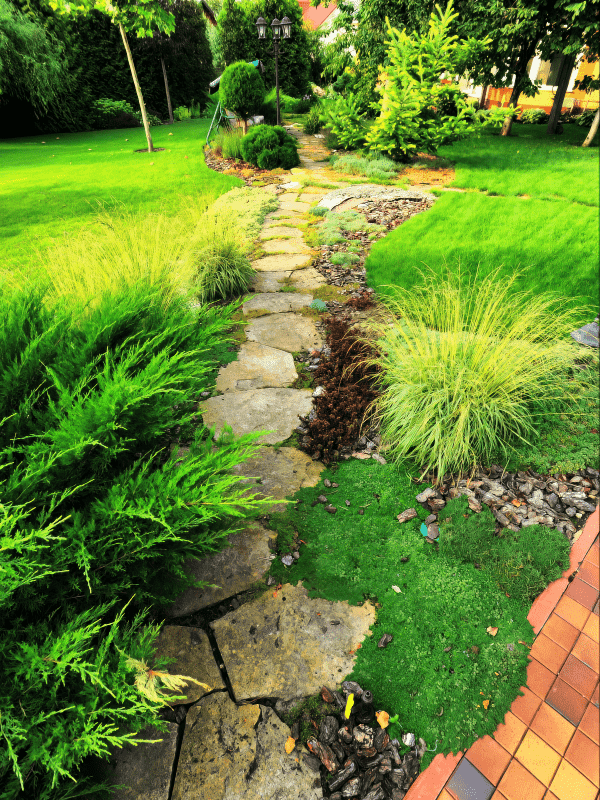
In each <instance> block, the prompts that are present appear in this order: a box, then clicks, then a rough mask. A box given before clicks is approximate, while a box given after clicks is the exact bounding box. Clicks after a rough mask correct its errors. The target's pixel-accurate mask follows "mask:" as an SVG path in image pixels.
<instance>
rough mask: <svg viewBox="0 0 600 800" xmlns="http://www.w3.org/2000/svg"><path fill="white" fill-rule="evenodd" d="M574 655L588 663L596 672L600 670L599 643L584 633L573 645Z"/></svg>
mask: <svg viewBox="0 0 600 800" xmlns="http://www.w3.org/2000/svg"><path fill="white" fill-rule="evenodd" d="M573 655H574V656H575V657H576V658H578V659H579V660H580V661H583V663H584V664H587V666H588V667H590V669H593V670H594V672H595V673H596V674H598V672H599V671H600V653H599V652H598V644H597V643H596V642H595V641H594V640H593V639H590V637H589V636H586V635H585V633H582V634H581V635H580V636H579V639H577V641H576V642H575V646H574V647H573Z"/></svg>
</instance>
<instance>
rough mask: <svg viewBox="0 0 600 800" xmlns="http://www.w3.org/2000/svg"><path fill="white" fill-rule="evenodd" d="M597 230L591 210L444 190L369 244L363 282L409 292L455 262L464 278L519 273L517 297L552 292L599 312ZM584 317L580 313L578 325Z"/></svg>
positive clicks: (594, 212)
mask: <svg viewBox="0 0 600 800" xmlns="http://www.w3.org/2000/svg"><path fill="white" fill-rule="evenodd" d="M484 178H485V172H484ZM597 231H598V211H597V209H596V208H593V207H587V206H582V205H573V204H572V203H569V202H567V201H564V200H562V201H559V200H556V201H545V200H536V199H531V200H525V199H518V198H515V197H488V196H485V195H482V194H476V193H464V194H461V193H455V192H446V193H444V194H442V196H441V197H439V198H438V199H437V200H436V202H435V205H434V206H433V208H431V209H430V210H428V211H426V212H425V213H423V214H419V215H417V216H414V217H412V218H411V219H409V220H408V221H407V222H405V223H403V224H402V225H401V226H400V227H398V228H397V229H396V230H394V231H392V232H391V233H390V234H389V235H388V236H386V237H385V238H383V239H381V240H379V241H378V242H376V243H375V244H374V245H373V247H372V249H371V252H370V255H369V257H368V259H367V262H366V268H367V280H368V283H369V285H370V286H372V287H373V288H375V289H377V290H378V291H380V290H381V289H382V287H383V286H385V285H398V286H402V287H404V288H410V287H411V286H413V285H415V284H416V283H419V282H420V275H419V272H418V270H419V269H423V268H424V267H425V266H427V267H429V268H430V269H432V270H433V271H434V272H435V273H439V274H440V275H441V274H442V273H443V272H444V270H445V268H446V267H447V268H448V269H450V270H456V269H457V268H458V266H459V264H460V268H461V271H462V272H463V273H464V274H465V275H469V274H473V273H474V272H475V270H476V269H477V267H478V266H479V268H480V273H481V274H482V275H485V274H488V273H489V272H490V271H491V270H493V269H495V268H496V267H501V268H502V269H501V274H506V275H507V276H509V275H513V274H514V272H515V271H517V270H521V271H522V273H523V274H522V275H521V277H520V278H519V279H518V280H517V281H516V282H515V285H514V288H515V291H523V290H527V289H528V290H531V291H532V292H541V291H544V292H547V291H552V292H556V293H557V294H559V295H561V296H564V297H568V298H573V299H574V300H576V301H577V303H578V304H580V305H582V306H583V305H589V306H591V307H592V308H597V304H598V262H597V251H598V233H597ZM589 317H590V312H589V310H588V311H582V316H581V321H582V323H583V322H589V321H590V318H589ZM592 319H593V316H592Z"/></svg>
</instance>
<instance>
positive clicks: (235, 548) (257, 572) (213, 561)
mask: <svg viewBox="0 0 600 800" xmlns="http://www.w3.org/2000/svg"><path fill="white" fill-rule="evenodd" d="M265 449H267V450H270V449H271V448H265ZM285 449H288V448H285ZM256 460H257V459H256V457H255V458H253V459H251V461H252V462H255V461H256ZM248 463H249V462H248V461H246V462H245V464H248ZM246 474H247V475H256V476H257V477H258V476H259V475H260V473H259V471H258V470H255V469H254V467H252V468H249V469H248V470H247V471H246ZM317 480H318V479H317ZM248 483H250V481H248ZM252 483H253V484H254V483H255V481H252ZM316 483H317V481H315V483H314V484H312V485H316ZM259 488H261V489H263V491H264V487H259ZM252 494H260V492H256V490H255V489H253V490H252ZM275 536H276V534H275V533H274V532H273V531H269V530H266V528H263V527H262V525H260V524H259V523H258V522H249V523H247V525H246V527H245V528H244V530H243V531H241V532H240V533H230V534H229V536H228V537H227V544H228V546H227V547H225V548H224V549H223V550H221V551H220V552H218V553H212V554H211V555H207V556H206V557H205V558H201V559H196V558H190V559H188V560H187V561H186V563H185V571H186V574H187V575H191V576H192V577H193V578H195V579H196V580H198V581H204V582H205V583H206V584H212V585H207V586H201V587H199V588H195V587H190V588H189V589H186V590H185V592H183V593H182V594H181V595H180V596H179V597H178V598H177V600H175V602H174V603H173V604H172V605H171V606H169V608H168V610H167V616H168V617H170V618H173V617H185V616H187V615H188V614H193V613H194V612H196V611H200V609H202V608H206V607H207V606H212V605H213V604H214V603H220V602H221V600H225V599H226V598H228V597H233V595H236V594H239V593H240V592H245V591H247V590H248V589H250V588H251V587H252V586H253V585H254V584H255V583H256V582H257V581H260V580H261V579H262V578H263V576H264V575H265V574H266V572H267V571H268V569H269V566H270V564H271V559H270V558H269V556H270V555H271V550H270V547H269V544H270V542H271V541H272V539H274V537H275ZM170 671H173V670H170ZM182 672H183V670H182ZM188 674H191V675H192V677H194V678H195V677H198V676H196V675H195V674H193V673H188ZM198 680H199V681H204V683H208V684H209V685H210V686H212V685H213V684H212V683H211V682H210V680H209V679H208V678H206V679H205V678H201V677H198ZM215 685H216V684H215ZM198 688H200V687H198Z"/></svg>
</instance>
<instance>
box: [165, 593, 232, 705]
mask: <svg viewBox="0 0 600 800" xmlns="http://www.w3.org/2000/svg"><path fill="white" fill-rule="evenodd" d="M204 580H206V579H204ZM155 657H156V658H159V657H163V658H174V659H176V661H174V662H173V663H172V664H169V666H168V667H167V672H169V673H170V674H171V675H189V677H190V678H195V679H196V680H197V681H201V682H202V683H206V684H208V686H209V687H210V688H209V689H203V688H202V686H198V684H197V683H193V682H192V681H188V684H187V686H186V687H185V688H184V689H183V690H182V691H181V692H176V694H185V695H186V696H185V698H184V699H183V700H171V702H170V703H169V705H171V706H178V705H181V704H182V703H193V702H195V701H196V700H199V699H200V698H201V697H204V695H205V694H208V692H211V691H213V690H214V689H225V684H224V683H223V678H222V677H221V673H220V671H219V668H218V667H217V664H216V662H215V658H214V656H213V652H212V648H211V646H210V642H209V641H208V636H207V635H206V634H205V633H204V631H203V630H201V628H187V627H185V628H184V627H182V626H181V625H165V626H164V627H163V628H162V630H161V632H160V636H159V637H158V639H157V640H156V653H155Z"/></svg>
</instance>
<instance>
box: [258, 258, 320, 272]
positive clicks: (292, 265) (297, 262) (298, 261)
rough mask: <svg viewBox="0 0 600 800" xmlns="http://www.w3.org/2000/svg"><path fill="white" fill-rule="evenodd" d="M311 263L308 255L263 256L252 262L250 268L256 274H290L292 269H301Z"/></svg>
mask: <svg viewBox="0 0 600 800" xmlns="http://www.w3.org/2000/svg"><path fill="white" fill-rule="evenodd" d="M310 262H311V256H310V254H308V253H307V254H303V255H288V254H283V255H278V256H263V257H262V258H259V259H257V260H256V261H253V262H252V267H253V268H254V269H255V270H256V271H257V272H290V271H291V270H293V269H302V267H306V266H307V265H308V264H310Z"/></svg>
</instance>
